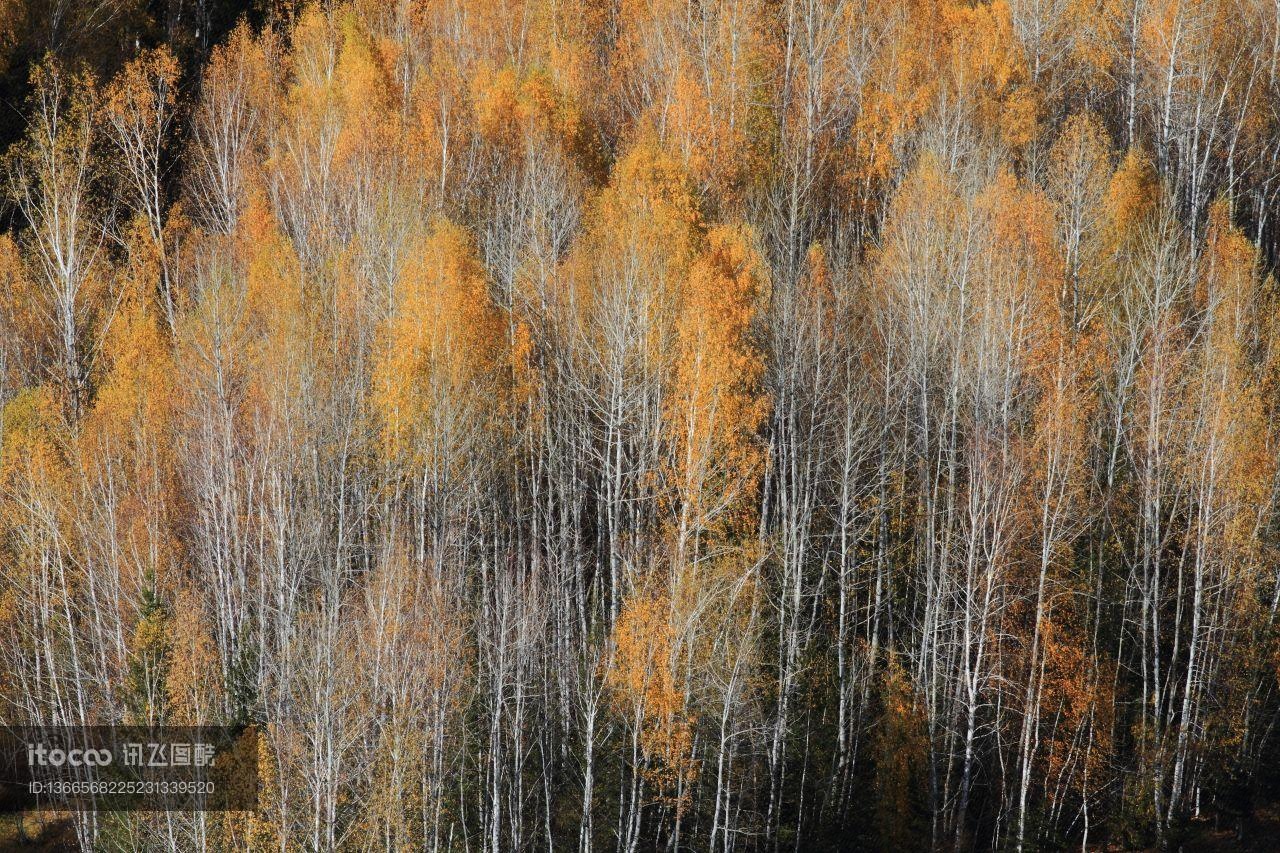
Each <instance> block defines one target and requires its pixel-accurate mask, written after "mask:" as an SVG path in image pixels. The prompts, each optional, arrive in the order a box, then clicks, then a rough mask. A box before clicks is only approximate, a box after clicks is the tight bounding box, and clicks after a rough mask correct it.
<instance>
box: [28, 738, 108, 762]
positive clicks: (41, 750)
mask: <svg viewBox="0 0 1280 853" xmlns="http://www.w3.org/2000/svg"><path fill="white" fill-rule="evenodd" d="M110 763H111V750H109V749H69V750H65V751H64V750H61V749H58V748H57V747H54V748H53V749H49V747H47V746H45V745H44V744H42V743H29V744H27V764H28V766H31V767H35V766H37V765H38V766H40V767H61V766H62V765H64V764H70V765H71V766H72V767H106V766H107V765H108V764H110Z"/></svg>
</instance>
